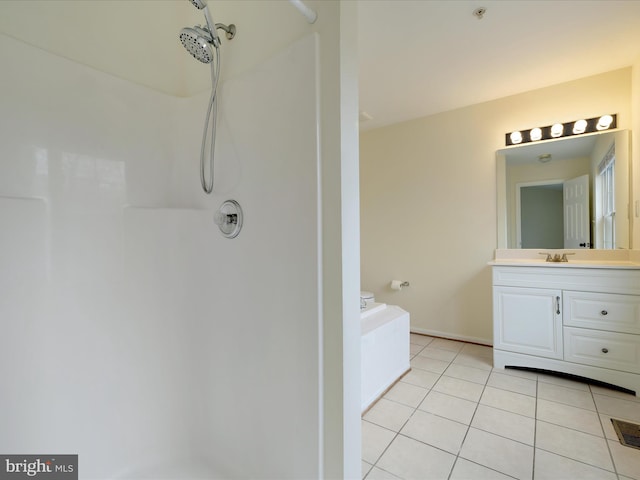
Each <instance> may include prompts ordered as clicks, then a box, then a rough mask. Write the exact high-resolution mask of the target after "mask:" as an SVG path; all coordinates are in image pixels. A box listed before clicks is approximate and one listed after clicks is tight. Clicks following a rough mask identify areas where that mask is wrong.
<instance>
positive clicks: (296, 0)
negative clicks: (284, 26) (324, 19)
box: [289, 0, 318, 23]
mask: <svg viewBox="0 0 640 480" xmlns="http://www.w3.org/2000/svg"><path fill="white" fill-rule="evenodd" d="M289 3H291V5H293V6H294V7H296V8H297V9H298V10H299V11H300V13H301V14H302V15H304V18H306V19H307V22H309V23H316V20H317V18H318V14H317V13H316V11H315V10H312V9H311V8H309V7H307V6H306V5H305V4H304V2H303V1H302V0H289Z"/></svg>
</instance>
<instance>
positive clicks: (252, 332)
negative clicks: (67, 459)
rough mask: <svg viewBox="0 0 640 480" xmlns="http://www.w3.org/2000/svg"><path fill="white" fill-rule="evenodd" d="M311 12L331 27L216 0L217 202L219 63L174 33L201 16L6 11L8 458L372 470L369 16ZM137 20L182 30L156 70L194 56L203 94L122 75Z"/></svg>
mask: <svg viewBox="0 0 640 480" xmlns="http://www.w3.org/2000/svg"><path fill="white" fill-rule="evenodd" d="M193 3H194V4H195V3H196V2H193ZM305 3H306V4H308V5H310V6H311V7H313V8H314V9H315V10H316V11H317V14H318V20H317V22H316V23H315V24H313V26H311V25H310V24H309V23H308V22H307V21H305V18H304V17H303V16H302V15H300V13H299V12H298V11H297V10H296V9H295V8H293V6H292V5H290V4H289V3H288V2H278V1H246V2H233V1H210V2H209V8H210V9H211V10H212V12H213V16H214V18H215V19H216V20H222V21H224V22H227V23H234V24H235V25H236V26H237V32H238V33H237V36H236V37H235V38H234V39H233V40H232V41H227V40H226V37H225V36H224V35H223V36H222V42H223V43H222V47H221V48H222V54H223V55H224V62H225V63H224V67H223V68H222V73H221V76H220V79H219V83H218V89H217V95H218V98H217V100H218V107H217V108H218V117H217V124H216V130H217V132H216V142H215V143H216V145H215V165H214V166H213V169H214V170H213V171H212V172H211V173H212V174H213V176H214V178H215V183H214V184H213V188H212V189H211V193H210V195H206V194H204V193H203V192H202V188H201V186H200V179H199V178H198V169H199V161H200V157H201V155H200V153H201V141H202V133H203V129H202V127H203V117H204V115H205V113H206V110H207V105H208V101H209V99H210V97H211V93H212V91H211V82H210V79H209V73H210V72H209V67H208V66H206V65H202V64H199V63H198V62H194V61H193V59H191V58H190V57H189V56H188V55H185V53H184V51H183V50H181V48H182V47H181V46H180V45H179V40H178V39H177V34H178V32H179V30H180V28H182V27H183V26H184V25H185V24H186V25H193V24H195V23H196V22H197V21H198V20H199V19H201V12H199V11H198V10H196V9H194V8H193V6H192V5H190V4H189V2H187V1H184V0H179V1H176V2H148V1H129V2H117V1H114V2H109V1H106V2H62V1H60V2H58V1H56V0H53V1H32V2H21V1H10V0H8V1H3V2H0V64H2V66H3V68H2V70H3V74H2V75H1V76H0V135H1V136H2V141H1V142H0V225H2V232H1V233H0V455H7V454H21V455H27V454H29V455H52V454H77V455H78V459H79V478H82V479H111V478H123V479H124V478H126V479H142V478H145V479H151V478H154V479H162V478H165V479H177V478H180V479H191V478H193V479H195V478H206V479H212V478H325V477H342V476H344V477H349V478H351V477H358V476H359V469H360V451H359V449H360V446H359V442H360V431H359V425H360V420H359V404H360V399H359V391H360V390H359V342H360V337H359V323H358V321H357V318H358V314H359V306H358V304H357V303H356V301H355V299H356V298H357V292H359V281H358V278H359V265H358V261H357V258H359V251H358V248H359V247H358V244H359V239H358V224H359V220H358V200H357V198H358V186H357V181H358V178H357V170H358V166H357V141H358V139H357V130H356V129H357V124H356V118H357V103H354V102H355V101H353V100H346V101H345V100H341V98H348V99H353V98H355V99H357V85H356V84H355V80H354V79H355V77H354V76H353V71H354V68H355V66H354V65H355V61H354V58H355V57H354V53H355V50H354V49H355V37H354V33H353V32H352V31H350V29H348V28H346V27H347V26H351V27H353V26H355V15H356V12H355V7H354V6H353V5H341V4H340V3H339V2H313V1H310V2H305ZM347 3H351V2H347ZM95 9H99V11H96V10H95ZM131 16H133V17H136V16H137V18H139V19H140V27H139V31H137V32H132V33H129V35H130V36H131V37H132V38H131V39H130V40H129V41H134V42H135V41H139V42H146V44H145V48H149V49H151V48H153V49H156V48H159V45H164V44H165V43H164V42H165V41H166V42H169V40H165V38H164V34H163V33H161V34H160V37H154V36H153V35H151V34H150V33H149V32H147V31H146V30H145V28H155V27H156V26H157V25H155V24H158V25H162V26H170V27H171V29H170V30H169V31H167V32H166V35H167V39H169V38H170V39H171V40H170V41H171V42H174V43H173V44H171V45H170V46H167V47H166V49H167V58H166V61H165V60H163V59H161V60H160V61H159V63H158V64H157V65H159V67H155V68H157V69H158V70H157V71H155V72H154V73H155V75H158V76H163V75H166V76H169V75H171V74H173V73H172V72H175V71H179V70H180V69H181V68H182V69H183V70H184V71H183V73H180V76H179V78H178V81H177V84H179V83H180V82H181V81H182V82H183V83H184V85H187V88H186V93H184V94H178V93H171V92H166V91H160V90H161V89H160V88H154V87H152V86H148V85H146V84H145V80H144V78H145V77H144V75H143V74H142V73H144V72H142V73H141V74H140V76H139V77H136V78H134V79H133V80H132V79H129V78H127V76H126V75H123V74H121V73H118V70H117V68H118V65H124V66H125V67H127V68H129V66H130V68H131V71H132V72H135V71H137V70H136V68H137V67H136V62H140V61H141V60H140V59H139V58H136V57H135V56H134V55H131V56H130V57H127V53H126V52H125V51H124V50H122V51H118V52H117V53H118V54H120V55H123V56H124V57H125V58H123V59H117V60H114V58H115V55H114V54H113V52H107V51H105V52H103V53H104V54H105V55H107V57H108V58H106V59H105V61H104V62H103V63H101V64H99V65H94V64H92V60H91V58H90V56H92V55H94V54H95V53H96V52H93V51H90V49H92V48H94V47H96V48H98V46H100V47H99V48H108V47H105V45H109V40H111V38H110V37H108V35H106V34H105V32H107V33H108V32H109V31H111V32H112V34H113V41H114V42H117V41H118V40H117V39H116V37H115V36H116V34H117V33H118V32H119V31H122V30H124V29H125V27H126V26H127V25H129V23H126V22H130V21H133V20H131V18H128V19H127V17H131ZM41 18H46V19H47V21H46V22H45V21H41V20H39V19H41ZM176 18H177V19H178V20H176ZM149 19H151V22H149ZM258 19H259V20H258ZM151 24H154V25H151ZM83 25H87V27H86V28H85V27H83ZM30 28H33V29H38V28H39V29H41V30H40V31H39V32H38V35H35V34H34V31H30V30H29V29H30ZM83 28H84V30H83ZM93 30H95V32H96V33H95V37H92V36H91V35H93V34H92V33H91V31H93ZM68 32H73V33H74V34H77V35H78V37H79V38H81V39H83V42H82V43H83V45H70V44H69V43H68V42H65V41H64V39H63V38H62V37H61V36H63V35H67V33H68ZM154 32H156V30H154ZM101 34H105V35H106V36H101V37H100V38H97V37H99V36H100V35H101ZM39 39H41V40H39ZM38 41H41V42H42V43H41V44H39V43H38ZM175 44H177V45H175ZM167 45H169V44H168V43H167ZM174 47H175V48H174ZM113 48H114V49H117V45H116V44H114V46H113ZM87 53H90V54H91V55H85V54H87ZM83 55H84V56H83ZM109 55H111V56H109ZM110 62H112V63H110ZM127 62H129V63H127ZM112 64H113V67H111V65H112ZM111 68H113V70H110V69H111ZM113 72H115V73H113ZM132 75H133V74H132ZM180 79H182V80H180ZM208 185H210V183H208ZM338 191H339V192H341V194H340V195H336V192H338ZM229 199H234V200H237V201H238V202H239V203H240V204H241V205H242V209H243V211H244V223H243V228H242V231H241V232H240V233H239V234H238V235H237V236H236V237H235V238H233V239H230V238H225V237H224V236H223V235H221V234H220V231H219V230H218V227H217V226H216V225H215V223H214V214H215V212H216V211H217V210H218V208H219V206H220V205H221V204H222V203H223V202H225V201H226V200H229ZM351 302H353V303H351ZM350 319H353V321H352V322H351V321H350ZM0 467H1V465H0Z"/></svg>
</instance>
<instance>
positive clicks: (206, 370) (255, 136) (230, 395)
mask: <svg viewBox="0 0 640 480" xmlns="http://www.w3.org/2000/svg"><path fill="white" fill-rule="evenodd" d="M316 42H317V38H316V37H315V36H309V37H306V38H304V39H302V40H300V41H298V42H296V43H294V44H293V45H291V46H290V47H289V48H287V49H285V50H284V51H283V52H281V53H280V54H278V55H276V56H274V57H273V58H271V59H269V60H267V61H265V62H263V63H262V64H260V65H259V66H258V67H257V68H255V69H253V70H251V71H249V72H247V73H245V74H243V75H241V76H238V77H234V78H231V79H228V80H226V81H225V82H224V84H223V86H222V89H221V93H220V99H221V103H220V110H219V123H218V124H219V131H218V140H217V154H216V166H215V173H216V182H217V183H216V187H215V188H214V192H213V194H212V195H211V196H209V197H207V196H204V195H202V194H200V193H198V189H199V186H198V181H199V180H198V178H197V176H194V174H193V172H194V165H193V160H192V159H193V158H194V157H195V158H197V155H198V152H199V145H200V144H199V142H200V138H199V135H200V133H201V124H202V119H203V116H204V113H205V108H206V101H207V100H208V98H207V96H206V95H201V96H199V97H196V98H193V99H188V100H186V101H185V103H184V105H182V108H184V110H183V111H184V112H185V114H184V115H179V116H178V118H180V119H183V120H184V121H182V120H181V121H180V122H179V125H178V126H179V127H180V128H181V135H182V138H184V139H185V143H184V144H183V145H184V147H183V149H182V152H183V153H184V154H183V155H181V159H182V160H183V161H179V162H177V163H176V165H175V166H174V170H173V172H172V173H173V177H172V178H173V180H174V183H173V195H174V197H173V198H175V199H176V201H177V202H178V203H180V204H182V205H192V206H198V207H201V208H206V209H208V210H209V212H210V216H209V219H208V220H207V221H208V222H209V223H205V225H210V218H211V215H212V214H213V210H214V209H216V208H218V207H219V205H220V204H221V203H222V201H224V200H226V199H229V198H233V199H235V200H237V201H238V202H240V204H241V206H242V208H243V211H244V214H245V219H244V226H243V229H242V231H241V233H240V235H239V236H238V237H237V238H236V239H234V240H229V239H225V238H223V237H222V236H221V235H220V234H219V233H218V232H217V231H215V232H213V233H209V232H208V231H207V230H203V231H202V234H203V235H205V236H206V237H207V242H208V248H206V249H205V250H204V251H203V255H202V261H203V262H204V263H205V264H206V265H207V268H209V269H210V270H209V273H208V274H207V276H206V277H205V278H204V279H203V282H204V283H203V286H204V292H202V294H201V295H196V296H194V305H196V306H197V307H196V308H198V309H199V311H200V314H199V315H198V318H199V322H200V325H199V331H200V332H201V334H200V335H198V339H199V341H200V342H201V348H196V349H194V351H196V352H198V353H199V355H200V358H201V362H200V363H199V365H200V367H201V373H200V378H203V379H206V381H205V382H203V385H202V386H201V388H203V389H204V391H205V392H206V394H207V396H206V399H207V400H206V401H207V404H208V405H215V408H211V409H205V413H204V414H205V416H206V417H208V419H209V423H208V424H207V425H208V428H207V429H205V430H204V431H203V432H202V433H203V435H204V437H203V442H202V445H206V448H207V449H208V452H209V453H210V454H211V455H212V456H213V457H214V458H215V463H216V464H217V465H222V466H225V469H226V470H229V469H230V467H229V466H232V465H242V468H243V472H244V475H246V476H248V477H253V478H260V477H268V476H271V477H277V478H311V477H314V476H317V474H318V473H317V472H318V471H317V468H318V465H319V462H320V458H319V453H318V451H319V443H318V438H319V429H320V420H319V409H320V405H319V400H318V397H319V368H320V367H319V364H318V359H319V321H320V320H319V315H318V303H319V298H318V275H319V273H318V259H319V247H318V182H319V179H318V155H317V139H316V132H317V127H316V116H317V108H316V86H317V83H316V60H317V57H316ZM189 152H190V153H189ZM189 156H191V157H189ZM190 158H191V159H190ZM207 228H209V227H207ZM203 286H202V285H201V286H200V287H201V289H202V287H203ZM211 365H214V366H216V367H215V368H210V366H211ZM293 452H295V453H293Z"/></svg>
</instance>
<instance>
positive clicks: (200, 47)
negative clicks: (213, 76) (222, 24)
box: [180, 27, 213, 63]
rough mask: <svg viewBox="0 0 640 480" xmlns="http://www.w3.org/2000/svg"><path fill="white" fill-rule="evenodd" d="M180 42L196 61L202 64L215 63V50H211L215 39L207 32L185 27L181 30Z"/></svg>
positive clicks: (201, 29) (197, 28) (198, 28)
mask: <svg viewBox="0 0 640 480" xmlns="http://www.w3.org/2000/svg"><path fill="white" fill-rule="evenodd" d="M180 41H181V42H182V45H183V46H184V48H186V49H187V51H188V52H189V53H190V54H191V56H193V58H195V59H196V60H198V61H200V62H202V63H211V62H212V61H213V50H212V49H211V45H212V43H213V39H212V38H211V34H210V33H209V32H208V31H207V30H205V29H203V28H200V27H193V28H189V27H185V28H183V29H182V30H180Z"/></svg>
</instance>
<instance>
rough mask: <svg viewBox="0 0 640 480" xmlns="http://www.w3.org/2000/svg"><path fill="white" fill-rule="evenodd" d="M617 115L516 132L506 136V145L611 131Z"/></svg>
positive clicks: (616, 120)
mask: <svg viewBox="0 0 640 480" xmlns="http://www.w3.org/2000/svg"><path fill="white" fill-rule="evenodd" d="M617 122H618V119H617V115H615V114H614V115H602V116H601V117H593V118H588V119H586V120H585V119H580V120H576V121H575V122H567V123H556V124H554V125H549V126H547V127H536V128H532V129H530V130H521V131H518V130H516V131H515V132H509V133H507V134H505V144H506V145H507V147H508V146H510V145H519V144H521V143H531V142H539V141H541V140H549V139H551V138H560V137H572V136H574V135H582V134H584V133H593V132H599V131H602V130H610V129H613V128H616V126H617Z"/></svg>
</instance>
